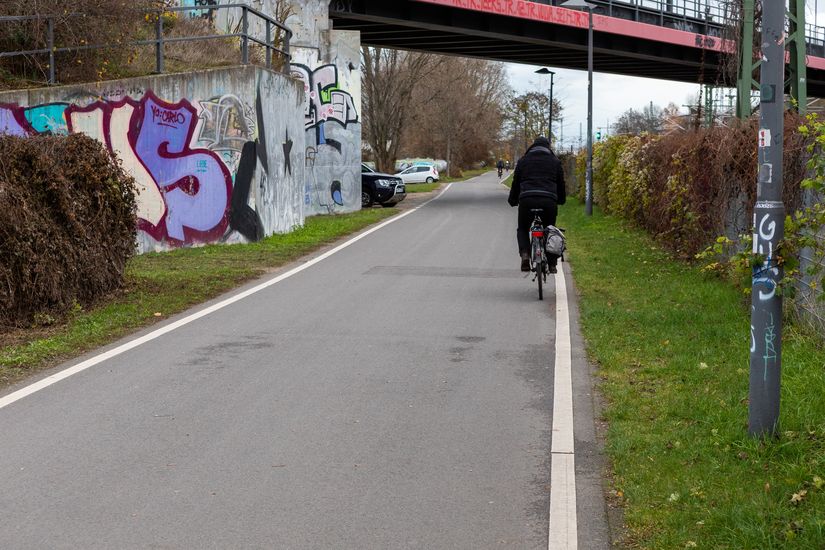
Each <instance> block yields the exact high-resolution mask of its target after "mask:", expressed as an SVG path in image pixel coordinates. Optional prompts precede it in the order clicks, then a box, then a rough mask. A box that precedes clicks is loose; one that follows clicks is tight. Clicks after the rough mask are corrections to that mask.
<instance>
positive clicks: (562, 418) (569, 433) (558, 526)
mask: <svg viewBox="0 0 825 550" xmlns="http://www.w3.org/2000/svg"><path fill="white" fill-rule="evenodd" d="M554 279H555V280H556V364H555V376H554V379H553V445H552V448H551V449H550V454H551V461H550V529H549V536H548V545H547V547H548V549H549V550H575V549H576V548H578V526H577V523H576V463H575V453H574V447H573V377H572V353H571V345H570V312H569V310H568V305H567V285H566V284H565V280H564V269H563V268H562V266H561V265H559V272H558V273H557V274H556V276H555V277H554Z"/></svg>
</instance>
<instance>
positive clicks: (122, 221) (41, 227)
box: [0, 135, 137, 328]
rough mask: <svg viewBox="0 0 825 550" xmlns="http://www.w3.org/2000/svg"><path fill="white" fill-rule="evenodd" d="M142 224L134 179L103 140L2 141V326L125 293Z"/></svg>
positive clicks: (46, 138) (45, 138) (43, 138)
mask: <svg viewBox="0 0 825 550" xmlns="http://www.w3.org/2000/svg"><path fill="white" fill-rule="evenodd" d="M136 227H137V221H136V218H135V192H134V180H133V179H132V178H131V177H130V176H128V175H127V174H126V173H125V172H124V171H123V169H122V168H121V166H120V165H119V163H118V162H117V160H116V159H115V158H114V157H113V156H112V155H111V154H110V153H109V152H108V151H106V150H105V149H104V148H103V147H102V146H101V145H100V144H99V143H98V142H97V141H95V140H93V139H91V138H89V137H86V136H83V135H72V136H68V137H55V136H36V137H30V138H17V137H0V328H2V326H3V325H5V326H24V325H26V324H30V323H31V322H32V321H33V320H35V318H36V317H37V316H38V314H40V315H43V314H48V315H50V316H59V315H61V314H63V313H65V312H66V311H68V310H69V309H70V308H72V307H74V306H75V304H79V305H81V306H83V305H88V304H91V303H92V302H94V301H95V300H96V299H98V298H99V297H100V296H102V295H105V294H106V293H108V292H111V291H112V290H115V289H117V288H119V287H120V286H121V285H122V283H123V273H124V269H125V266H126V261H127V260H128V259H129V257H131V256H132V254H133V253H134V250H135V233H136Z"/></svg>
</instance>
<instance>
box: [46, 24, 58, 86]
mask: <svg viewBox="0 0 825 550" xmlns="http://www.w3.org/2000/svg"><path fill="white" fill-rule="evenodd" d="M46 40H47V43H48V46H49V84H54V83H55V82H57V78H56V77H55V72H56V71H55V67H54V18H52V17H49V19H48V36H47V37H46Z"/></svg>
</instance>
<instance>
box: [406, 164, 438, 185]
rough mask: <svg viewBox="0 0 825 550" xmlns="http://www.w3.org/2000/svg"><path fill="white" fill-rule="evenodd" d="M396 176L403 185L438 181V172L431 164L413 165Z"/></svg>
mask: <svg viewBox="0 0 825 550" xmlns="http://www.w3.org/2000/svg"><path fill="white" fill-rule="evenodd" d="M396 176H398V177H399V178H401V179H402V180H403V181H404V183H434V182H437V181H438V170H437V169H436V167H435V166H433V165H431V164H415V165H413V166H410V167H409V168H407V169H406V170H403V171H401V172H398V173H397V174H396Z"/></svg>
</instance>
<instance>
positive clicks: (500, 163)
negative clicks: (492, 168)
mask: <svg viewBox="0 0 825 550" xmlns="http://www.w3.org/2000/svg"><path fill="white" fill-rule="evenodd" d="M496 168H498V179H501V173H502V172H503V171H504V161H503V160H501V159H498V162H497V163H496Z"/></svg>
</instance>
